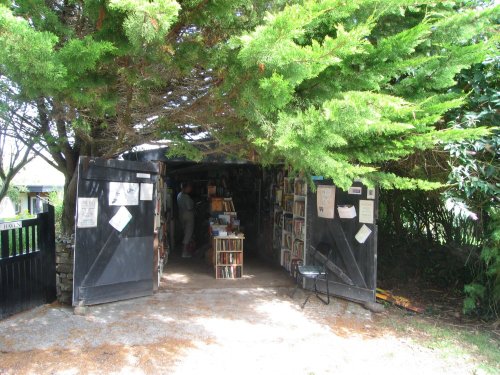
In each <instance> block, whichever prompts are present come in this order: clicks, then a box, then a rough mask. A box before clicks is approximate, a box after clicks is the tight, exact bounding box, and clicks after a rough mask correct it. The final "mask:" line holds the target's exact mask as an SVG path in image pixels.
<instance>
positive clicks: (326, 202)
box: [316, 185, 335, 219]
mask: <svg viewBox="0 0 500 375" xmlns="http://www.w3.org/2000/svg"><path fill="white" fill-rule="evenodd" d="M316 204H317V208H318V217H323V218H326V219H333V217H334V214H335V186H331V185H318V191H317V192H316Z"/></svg>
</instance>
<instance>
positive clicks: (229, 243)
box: [215, 238, 243, 251]
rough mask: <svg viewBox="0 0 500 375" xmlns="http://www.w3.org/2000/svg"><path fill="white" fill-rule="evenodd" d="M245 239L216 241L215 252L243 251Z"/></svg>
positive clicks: (219, 239) (218, 239)
mask: <svg viewBox="0 0 500 375" xmlns="http://www.w3.org/2000/svg"><path fill="white" fill-rule="evenodd" d="M242 250H243V238H241V239H239V238H238V239H236V238H228V239H225V238H223V239H221V238H217V239H215V251H242Z"/></svg>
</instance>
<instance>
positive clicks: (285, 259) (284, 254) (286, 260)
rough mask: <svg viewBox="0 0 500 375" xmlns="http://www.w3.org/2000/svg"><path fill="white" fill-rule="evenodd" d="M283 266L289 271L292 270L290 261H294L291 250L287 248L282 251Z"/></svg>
mask: <svg viewBox="0 0 500 375" xmlns="http://www.w3.org/2000/svg"><path fill="white" fill-rule="evenodd" d="M282 257H283V259H282V266H283V267H285V269H286V270H287V271H290V262H291V261H292V254H291V253H290V251H288V250H285V251H283V252H282Z"/></svg>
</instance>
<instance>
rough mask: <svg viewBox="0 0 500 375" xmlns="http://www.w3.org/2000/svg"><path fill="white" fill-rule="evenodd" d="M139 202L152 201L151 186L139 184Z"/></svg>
mask: <svg viewBox="0 0 500 375" xmlns="http://www.w3.org/2000/svg"><path fill="white" fill-rule="evenodd" d="M140 196H141V197H140V199H141V201H152V200H153V184H145V183H142V184H141V194H140Z"/></svg>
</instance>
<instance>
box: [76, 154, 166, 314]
mask: <svg viewBox="0 0 500 375" xmlns="http://www.w3.org/2000/svg"><path fill="white" fill-rule="evenodd" d="M157 174H158V167H157V165H156V164H155V163H151V162H132V161H123V160H106V159H99V158H87V157H82V158H80V161H79V166H78V191H77V218H76V238H75V268H74V275H73V305H78V304H83V305H93V304H98V303H104V302H111V301H118V300H123V299H128V298H134V297H140V296H145V295H150V294H152V293H153V226H154V223H153V221H154V202H155V200H154V195H155V191H154V189H155V182H156V178H157ZM88 198H90V199H88ZM95 210H97V212H95Z"/></svg>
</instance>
